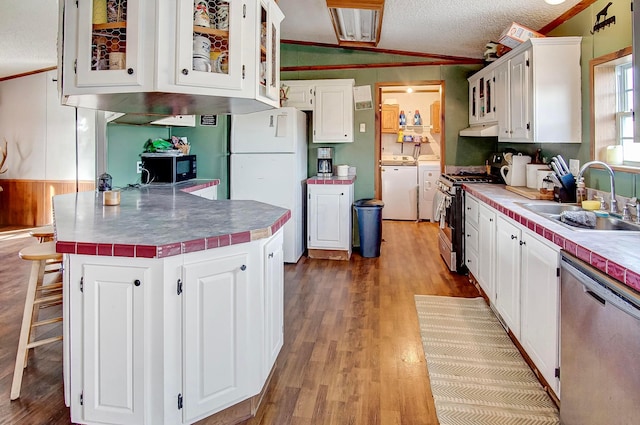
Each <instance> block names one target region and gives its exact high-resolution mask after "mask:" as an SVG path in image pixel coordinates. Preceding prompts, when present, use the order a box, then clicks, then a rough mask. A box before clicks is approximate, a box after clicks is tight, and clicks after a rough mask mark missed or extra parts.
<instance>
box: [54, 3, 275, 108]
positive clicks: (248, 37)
mask: <svg viewBox="0 0 640 425" xmlns="http://www.w3.org/2000/svg"><path fill="white" fill-rule="evenodd" d="M113 3H116V4H117V6H115V10H113V9H112V8H110V7H109V8H108V7H107V6H105V4H108V5H112V4H113ZM194 8H195V10H194ZM194 12H195V13H194ZM62 13H63V15H64V16H63V19H64V25H63V26H61V28H62V30H61V40H62V41H63V47H62V51H61V53H62V55H61V66H60V67H59V69H61V78H60V82H61V89H62V102H63V103H65V104H69V105H73V106H81V107H88V108H93V109H101V110H109V111H116V112H127V113H153V114H157V115H180V114H182V115H184V114H205V113H228V112H231V113H246V112H253V111H258V110H264V109H269V108H273V107H278V106H279V98H280V78H279V74H280V72H279V70H280V22H281V21H282V19H283V18H284V16H283V14H282V12H281V11H280V9H279V8H278V6H277V4H276V3H275V1H274V0H242V1H241V0H202V1H198V2H189V1H181V2H177V3H176V2H173V3H172V2H161V1H152V0H122V1H120V2H105V1H102V2H101V1H81V2H76V1H73V0H65V2H64V5H63V9H62Z"/></svg>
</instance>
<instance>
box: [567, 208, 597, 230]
mask: <svg viewBox="0 0 640 425" xmlns="http://www.w3.org/2000/svg"><path fill="white" fill-rule="evenodd" d="M560 221H561V222H563V223H566V224H568V225H570V226H575V227H583V228H585V229H593V228H595V227H596V215H595V213H593V212H591V211H563V212H562V213H560Z"/></svg>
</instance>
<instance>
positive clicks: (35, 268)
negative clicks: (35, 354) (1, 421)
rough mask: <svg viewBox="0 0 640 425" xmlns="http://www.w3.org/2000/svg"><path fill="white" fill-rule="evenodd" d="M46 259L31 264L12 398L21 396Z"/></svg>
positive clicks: (12, 385)
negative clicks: (38, 289) (34, 312)
mask: <svg viewBox="0 0 640 425" xmlns="http://www.w3.org/2000/svg"><path fill="white" fill-rule="evenodd" d="M43 262H44V261H33V262H32V264H31V274H30V275H29V285H28V286H27V296H26V299H25V302H24V312H23V313H22V327H21V328H20V339H19V341H18V353H17V354H16V366H15V369H14V370H13V382H12V383H11V400H15V399H17V398H18V397H20V388H21V387H22V372H23V369H24V365H25V353H26V352H28V350H27V344H28V342H29V331H30V329H31V317H32V314H33V301H34V300H35V296H36V286H37V284H38V280H39V277H40V269H41V264H42V263H43Z"/></svg>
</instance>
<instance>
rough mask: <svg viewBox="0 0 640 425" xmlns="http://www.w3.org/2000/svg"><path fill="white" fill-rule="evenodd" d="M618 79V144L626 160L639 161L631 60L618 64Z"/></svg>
mask: <svg viewBox="0 0 640 425" xmlns="http://www.w3.org/2000/svg"><path fill="white" fill-rule="evenodd" d="M616 79H617V88H616V96H617V98H618V101H617V104H618V108H617V111H616V130H617V132H616V135H617V139H618V144H619V145H622V146H623V152H624V154H623V157H624V159H625V160H626V161H639V160H640V156H638V149H637V147H636V146H635V145H634V139H633V67H632V64H631V63H630V62H629V63H624V64H621V65H618V66H616Z"/></svg>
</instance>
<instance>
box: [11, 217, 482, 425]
mask: <svg viewBox="0 0 640 425" xmlns="http://www.w3.org/2000/svg"><path fill="white" fill-rule="evenodd" d="M2 236H3V235H2V234H0V256H1V258H2V261H1V262H0V276H1V278H0V279H1V280H0V285H1V287H0V289H1V290H0V320H1V323H2V326H1V327H0V424H38V425H40V424H68V423H70V422H69V419H68V417H69V411H68V409H67V408H66V407H65V406H64V399H63V388H62V361H61V359H62V348H61V343H56V344H50V345H48V346H44V347H39V348H36V349H35V353H34V354H35V355H34V354H32V355H31V357H30V363H29V367H28V368H27V369H26V370H25V375H24V381H23V389H22V394H21V397H20V399H19V400H16V401H14V402H10V401H9V390H10V386H11V378H12V374H13V366H14V361H15V350H16V347H17V344H18V334H19V328H20V320H21V314H22V308H23V302H24V291H25V286H26V285H25V283H26V278H27V274H28V272H29V264H25V263H27V262H25V261H22V260H20V259H19V258H18V256H17V252H18V251H19V249H20V248H22V247H23V246H25V245H27V244H29V243H35V241H32V240H30V239H29V238H21V239H14V240H11V239H9V240H6V239H4V240H3V238H2ZM415 294H426V295H429V294H430V295H450V296H463V297H472V296H478V292H477V291H476V289H475V288H474V287H473V286H472V285H471V284H470V283H469V282H468V280H467V278H466V277H464V276H459V275H456V274H452V273H450V272H449V271H448V270H447V269H446V267H445V265H444V262H443V261H442V259H441V258H440V256H439V255H438V251H437V226H436V225H434V224H432V223H422V222H421V223H413V222H394V221H385V222H384V224H383V243H382V252H381V256H380V257H378V258H362V257H360V255H358V254H357V253H354V255H353V256H352V258H351V261H349V262H346V261H330V260H310V259H308V258H306V257H303V258H301V259H300V261H299V262H298V263H297V264H295V265H286V266H285V316H284V317H285V342H284V347H283V349H282V352H281V354H280V357H279V359H278V366H277V368H276V371H275V373H274V376H273V379H272V382H271V387H270V389H269V391H268V392H267V394H266V395H265V399H264V401H263V404H262V406H261V408H260V410H259V411H258V414H257V416H256V417H255V418H253V419H251V420H249V421H246V422H245V425H257V424H263V425H284V424H295V425H302V424H304V425H311V424H312V425H321V424H339V425H347V424H349V425H360V424H362V425H375V424H389V425H400V424H406V425H409V424H410V425H422V424H423V425H431V424H433V425H437V424H438V421H437V419H436V416H435V410H434V406H433V399H432V397H431V393H430V389H429V379H428V377H427V369H426V363H425V359H424V354H423V352H422V345H421V340H420V333H419V329H418V319H417V316H416V311H415V305H414V299H413V296H414V295H415ZM199 425H213V421H211V420H210V421H207V420H203V421H201V422H200V423H199Z"/></svg>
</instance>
